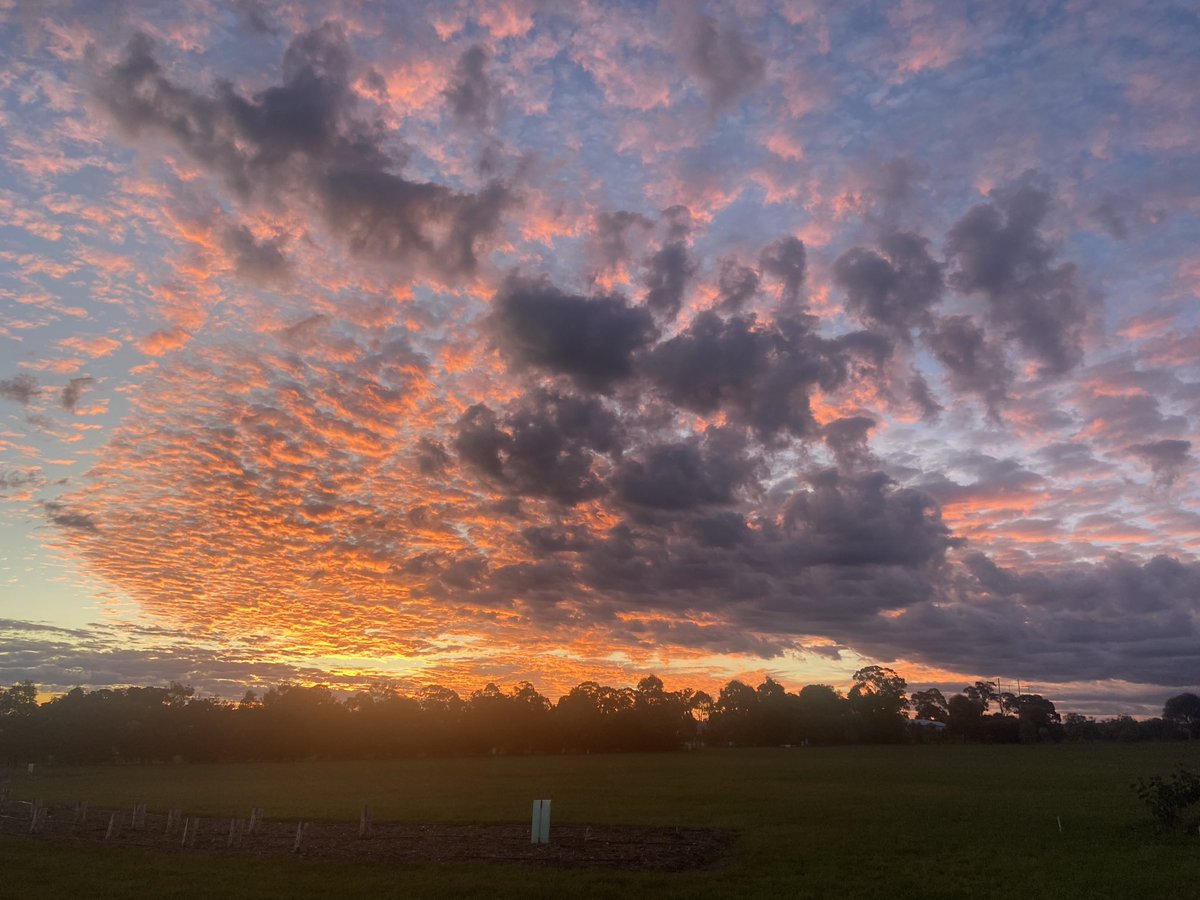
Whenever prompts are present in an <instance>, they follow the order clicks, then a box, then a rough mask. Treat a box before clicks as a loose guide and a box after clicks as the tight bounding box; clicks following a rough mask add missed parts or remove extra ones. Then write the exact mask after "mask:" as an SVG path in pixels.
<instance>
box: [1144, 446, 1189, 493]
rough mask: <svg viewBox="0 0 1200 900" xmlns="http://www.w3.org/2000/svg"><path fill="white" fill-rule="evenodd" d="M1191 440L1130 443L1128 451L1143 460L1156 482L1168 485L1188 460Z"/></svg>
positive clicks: (1173, 480)
mask: <svg viewBox="0 0 1200 900" xmlns="http://www.w3.org/2000/svg"><path fill="white" fill-rule="evenodd" d="M1191 449H1192V442H1191V441H1181V440H1173V439H1166V440H1161V441H1150V442H1148V443H1144V444H1132V445H1131V446H1130V447H1129V452H1130V453H1132V454H1134V455H1135V456H1137V457H1138V458H1140V459H1141V460H1143V461H1144V462H1145V463H1146V464H1147V465H1148V466H1150V470H1151V471H1152V472H1153V473H1154V480H1155V482H1156V483H1159V484H1163V485H1165V486H1170V485H1172V484H1174V483H1175V479H1177V478H1178V477H1179V473H1180V471H1181V470H1182V469H1183V468H1184V467H1185V466H1186V465H1187V464H1188V462H1189V461H1190V456H1189V455H1188V451H1190V450H1191Z"/></svg>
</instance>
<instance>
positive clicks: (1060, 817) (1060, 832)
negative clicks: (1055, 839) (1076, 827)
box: [1054, 816, 1063, 834]
mask: <svg viewBox="0 0 1200 900" xmlns="http://www.w3.org/2000/svg"><path fill="white" fill-rule="evenodd" d="M1054 818H1055V819H1057V820H1058V833H1059V834H1062V833H1063V830H1062V816H1055V817H1054Z"/></svg>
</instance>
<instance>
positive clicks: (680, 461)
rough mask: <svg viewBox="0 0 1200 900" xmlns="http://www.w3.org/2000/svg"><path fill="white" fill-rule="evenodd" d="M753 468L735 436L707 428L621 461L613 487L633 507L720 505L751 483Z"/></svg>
mask: <svg viewBox="0 0 1200 900" xmlns="http://www.w3.org/2000/svg"><path fill="white" fill-rule="evenodd" d="M757 468H758V464H757V462H756V461H755V460H754V459H752V458H750V457H748V456H747V455H746V453H745V447H744V445H743V443H742V441H741V440H740V439H739V438H738V437H737V435H736V434H733V433H729V432H723V431H719V430H712V429H710V430H709V431H708V432H706V434H705V435H704V437H703V438H702V439H700V438H695V439H692V440H689V441H679V442H674V443H669V444H654V445H651V446H649V447H647V448H645V449H644V450H643V451H641V453H640V454H639V455H638V456H636V457H633V456H631V457H627V458H625V459H624V460H623V461H622V463H621V466H620V469H619V470H618V471H617V473H616V476H615V478H614V486H615V489H616V493H617V496H618V497H619V498H620V500H622V501H623V502H625V503H627V504H630V505H631V506H634V507H645V508H649V509H654V510H681V509H692V508H696V507H702V506H714V505H716V506H721V505H728V504H731V503H733V502H734V500H735V499H736V496H737V494H738V492H739V491H741V490H742V489H744V488H746V487H748V486H750V485H752V484H754V483H755V482H754V475H755V472H756V470H757Z"/></svg>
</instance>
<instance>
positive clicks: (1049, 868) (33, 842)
mask: <svg viewBox="0 0 1200 900" xmlns="http://www.w3.org/2000/svg"><path fill="white" fill-rule="evenodd" d="M1178 763H1183V764H1185V765H1190V766H1192V767H1196V766H1200V742H1183V743H1174V744H1138V745H1113V744H1096V745H1049V746H1047V745H1039V746H1031V747H1024V746H957V745H956V746H900V747H851V748H838V747H832V748H803V749H799V748H797V749H770V750H748V749H746V750H704V751H698V752H694V753H669V754H645V755H635V754H628V755H625V754H620V755H591V756H587V755H585V756H526V757H487V758H464V759H415V760H390V761H368V762H305V763H294V764H274V763H272V764H261V765H254V764H238V765H160V766H120V767H116V766H114V767H105V768H69V769H55V768H47V769H44V770H39V771H38V772H37V773H36V774H34V775H33V776H29V775H28V774H27V773H26V772H24V771H23V770H20V771H10V772H8V773H6V774H5V777H6V778H7V781H8V784H9V787H10V795H9V802H8V804H7V810H6V811H7V812H8V813H9V814H10V815H12V814H13V813H14V810H15V808H16V807H17V806H19V805H20V804H19V802H20V801H32V800H35V799H37V800H42V801H45V802H46V803H48V804H57V805H61V806H64V807H65V806H66V805H69V804H74V803H76V802H77V801H80V800H86V801H87V802H88V804H89V807H90V808H92V809H94V810H100V809H104V808H131V807H132V806H133V804H135V803H145V804H146V805H147V808H148V809H149V810H150V812H151V814H152V815H153V814H159V815H163V814H165V812H166V811H167V810H168V809H180V810H183V811H184V814H185V815H188V816H203V817H207V819H206V821H209V820H211V821H213V822H215V821H217V820H219V819H223V820H224V823H225V827H228V822H229V819H230V817H233V816H242V817H244V816H246V815H248V813H249V810H250V808H251V807H252V806H260V807H263V809H264V810H265V816H266V819H267V821H268V822H269V823H278V822H281V821H286V822H288V823H290V826H291V828H293V829H294V827H295V822H297V821H300V820H304V821H311V822H314V823H317V825H318V826H319V825H320V824H321V823H325V824H332V823H339V822H340V823H345V824H346V825H347V826H350V825H351V823H357V821H358V816H359V811H360V809H361V808H362V805H363V804H364V803H366V804H369V805H370V807H371V811H372V816H373V819H374V822H375V823H378V826H379V828H380V829H383V828H384V827H385V826H386V825H387V824H389V823H405V824H409V825H412V824H417V823H420V824H436V823H441V824H454V825H464V824H488V825H494V824H501V823H509V824H511V825H513V826H521V827H528V819H529V808H530V803H531V801H532V800H533V799H535V798H540V797H548V798H551V799H552V800H553V822H554V825H555V826H564V827H563V828H562V829H561V832H560V833H561V834H562V835H563V840H564V841H565V840H566V839H567V836H568V834H569V833H573V834H576V835H578V833H579V828H580V827H582V828H584V829H587V828H588V827H589V826H590V827H591V828H593V829H595V832H594V833H595V834H597V835H599V834H602V833H605V832H604V831H603V829H605V828H608V827H610V826H617V825H620V826H636V827H637V828H638V829H641V832H638V831H631V832H629V833H630V834H638V833H643V834H646V835H652V834H653V833H655V831H654V830H655V829H658V833H661V832H662V830H663V829H667V830H671V831H673V830H674V829H676V828H679V829H681V830H682V831H684V832H686V831H687V830H688V829H715V830H716V831H717V832H719V833H722V834H723V833H726V832H728V831H732V832H735V833H736V838H735V839H734V842H733V845H732V849H731V850H730V851H729V852H728V853H727V854H726V855H724V856H723V857H722V858H720V859H719V860H718V861H716V862H710V863H708V864H707V865H706V866H705V867H703V868H699V869H690V870H685V871H678V872H663V871H654V870H645V869H634V870H627V869H620V868H612V867H605V866H592V865H581V864H574V865H563V864H556V863H555V862H554V860H545V859H544V860H542V864H536V865H529V864H528V863H524V862H507V863H506V862H499V863H497V862H494V861H492V862H480V861H463V860H461V859H459V860H456V861H453V862H445V861H442V862H431V861H420V860H415V861H414V860H396V859H375V858H356V859H353V860H350V859H336V858H335V859H326V858H314V854H312V853H309V854H306V853H305V852H303V851H302V852H301V853H300V854H298V855H296V856H293V855H292V854H290V853H287V852H284V853H283V854H276V855H262V856H258V857H247V856H246V855H244V854H243V855H237V854H231V853H228V852H224V851H222V850H220V849H205V848H204V847H202V846H197V847H196V848H195V849H184V848H182V847H180V846H179V845H178V843H177V842H176V841H171V842H170V843H169V844H168V843H167V842H166V841H165V840H164V841H163V842H162V844H161V846H155V845H153V842H152V841H151V842H148V845H147V846H143V847H113V846H108V845H105V844H103V843H101V842H100V841H99V840H92V841H82V840H78V839H67V838H52V837H48V836H34V837H29V836H25V835H17V834H11V835H5V836H3V837H0V871H2V872H4V879H3V884H2V885H0V894H4V893H5V892H6V891H13V892H14V894H20V895H24V896H47V897H53V896H81V897H83V896H86V897H141V898H144V897H147V896H151V897H197V896H214V897H216V896H220V897H263V898H266V897H278V896H289V897H322V896H328V897H335V896H372V897H381V896H382V897H386V896H397V897H399V896H404V897H469V896H479V897H485V896H486V897H507V896H512V897H518V896H519V897H526V898H527V897H542V896H544V897H551V896H568V897H570V898H572V900H576V898H587V897H617V896H621V897H627V898H630V897H642V896H655V897H658V896H662V897H680V898H682V897H771V898H776V897H813V898H839V897H844V898H871V897H877V898H901V897H922V898H924V897H930V898H951V897H963V898H965V897H971V898H1022V900H1026V898H1030V897H1035V898H1037V897H1047V898H1072V897H1078V898H1089V900H1095V898H1114V900H1115V898H1140V900H1160V898H1161V900H1195V898H1197V897H1200V887H1198V886H1200V835H1196V834H1190V835H1189V834H1161V833H1158V832H1157V831H1156V830H1155V828H1154V826H1153V824H1152V822H1151V819H1150V816H1149V812H1148V811H1147V809H1146V808H1145V807H1144V806H1143V805H1142V803H1141V801H1139V800H1138V798H1137V797H1136V796H1135V794H1134V792H1133V790H1132V789H1131V787H1130V785H1131V783H1132V782H1133V781H1134V779H1135V778H1137V777H1139V776H1145V775H1151V774H1156V773H1165V772H1167V771H1169V770H1170V769H1171V768H1172V767H1173V766H1174V765H1176V764H1178ZM22 808H24V807H22ZM1059 820H1061V823H1062V831H1061V832H1060V831H1059ZM565 826H571V828H570V829H568V828H567V827H565ZM212 827H216V826H215V825H214V826H212ZM315 827H316V826H315ZM572 829H573V830H572ZM554 836H555V832H554V828H553V827H552V829H551V841H552V848H553V841H554ZM550 849H551V848H548V850H550ZM548 855H549V853H547V856H548ZM534 860H535V862H536V861H537V857H536V855H535V857H534Z"/></svg>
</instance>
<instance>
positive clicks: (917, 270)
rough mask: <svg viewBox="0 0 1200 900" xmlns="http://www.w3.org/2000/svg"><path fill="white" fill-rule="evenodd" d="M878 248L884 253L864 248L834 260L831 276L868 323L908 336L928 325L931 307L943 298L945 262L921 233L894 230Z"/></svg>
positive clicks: (850, 304) (846, 253) (853, 307)
mask: <svg viewBox="0 0 1200 900" xmlns="http://www.w3.org/2000/svg"><path fill="white" fill-rule="evenodd" d="M879 247H880V250H882V251H883V252H882V254H881V253H877V252H875V251H874V250H870V249H868V248H865V247H855V248H853V249H851V250H848V251H847V252H845V253H843V254H842V255H841V256H839V257H838V258H837V260H836V261H835V262H834V264H833V280H834V282H835V283H836V284H837V285H838V286H839V287H841V288H842V289H843V290H844V291H845V292H846V300H847V306H848V307H849V308H850V309H851V310H852V311H854V312H855V313H857V314H858V315H859V316H860V317H861V318H862V319H863V321H864V322H866V323H868V324H871V323H878V324H879V325H882V326H883V327H885V328H887V329H889V330H890V331H892V332H894V333H897V334H900V335H904V336H907V335H908V334H909V332H910V331H911V330H912V329H913V328H917V327H924V326H927V325H928V324H929V323H930V321H931V316H930V309H931V307H933V306H934V305H935V304H936V303H937V302H938V301H939V300H941V298H942V290H943V284H942V266H941V264H940V263H938V262H937V261H936V260H935V259H934V258H933V257H932V256H931V255H930V253H929V241H927V240H926V239H925V238H923V237H921V236H920V235H916V234H910V233H908V232H903V231H893V232H890V233H888V234H885V235H884V236H883V237H882V238H881V240H880V242H879Z"/></svg>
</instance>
